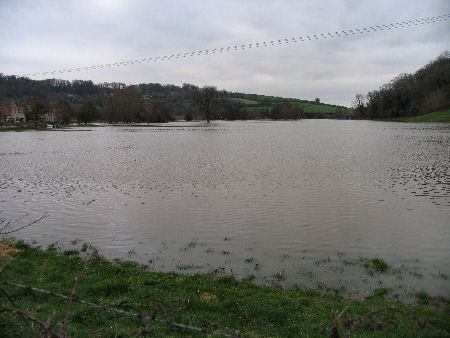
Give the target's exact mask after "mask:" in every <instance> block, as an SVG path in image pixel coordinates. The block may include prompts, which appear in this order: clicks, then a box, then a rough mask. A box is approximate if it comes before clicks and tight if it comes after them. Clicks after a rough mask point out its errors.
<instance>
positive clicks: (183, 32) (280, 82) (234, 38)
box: [0, 0, 450, 105]
mask: <svg viewBox="0 0 450 338" xmlns="http://www.w3.org/2000/svg"><path fill="white" fill-rule="evenodd" d="M447 13H450V1H449V0H426V1H425V0H395V1H394V0H377V1H373V0H366V1H364V0H347V1H344V0H321V1H313V0H308V1H306V0H302V1H300V0H296V1H276V0H269V1H266V0H257V1H250V0H247V1H244V0H241V1H214V0H205V1H201V0H186V1H170V0H164V1H162V0H161V1H151V0H148V1H144V0H142V1H133V0H92V1H83V0H75V1H72V0H64V1H61V0H55V1H53V0H42V1H38V0H36V1H26V0H24V1H17V0H0V41H1V42H2V44H1V47H0V65H1V67H0V72H1V73H4V74H8V75H10V74H15V75H24V74H29V73H37V72H45V71H53V70H60V69H67V68H77V67H80V66H91V65H97V64H107V63H114V62H120V61H128V60H136V59H142V58H150V57H157V56H164V55H172V54H178V53H185V52H192V51H197V50H205V49H210V50H211V49H213V48H220V47H227V46H234V45H242V44H249V43H256V42H263V41H267V42H269V41H271V40H278V39H284V38H291V37H300V36H305V35H308V34H320V33H325V34H326V33H327V32H334V31H337V30H339V31H341V30H346V29H352V28H359V27H368V26H373V25H381V24H390V23H396V22H399V21H406V20H412V19H419V18H426V17H430V16H439V15H443V14H447ZM449 32H450V20H447V21H442V22H439V23H433V24H427V25H419V26H413V27H406V28H400V29H395V30H384V31H379V32H372V33H369V34H362V35H354V36H349V37H342V38H331V39H330V38H329V39H322V40H317V41H306V42H301V43H289V44H282V45H277V46H275V47H265V48H252V49H248V48H246V49H245V50H240V51H236V52H230V53H222V54H215V55H200V56H194V57H188V58H181V59H174V60H171V61H158V62H150V63H140V64H134V65H128V66H123V67H113V68H106V69H101V70H100V69H99V70H93V71H81V72H69V73H61V74H56V75H52V76H50V75H46V76H35V77H33V79H43V78H52V77H56V78H62V79H67V80H73V79H85V80H88V79H90V80H92V81H94V82H95V83H99V82H105V81H106V82H123V83H126V84H138V83H147V82H159V83H163V84H176V85H182V84H183V83H192V84H195V85H198V86H204V85H214V86H216V87H217V88H218V89H226V90H230V91H240V92H246V93H260V94H267V95H279V96H284V97H296V98H302V99H310V100H313V99H314V98H316V97H319V98H320V99H321V101H322V102H326V103H332V104H342V105H351V103H352V101H353V99H354V96H355V94H356V93H358V92H360V93H363V94H366V93H367V92H368V91H370V90H373V89H377V88H378V87H379V86H380V85H382V84H384V83H386V82H388V81H389V80H391V79H392V78H393V77H395V76H397V75H398V74H400V73H405V72H406V73H412V72H414V71H416V70H417V69H419V68H420V67H422V66H423V65H425V64H426V63H428V62H429V61H431V60H433V59H435V58H436V57H437V56H439V54H441V53H442V52H443V51H445V50H450V34H449Z"/></svg>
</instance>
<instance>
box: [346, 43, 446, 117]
mask: <svg viewBox="0 0 450 338" xmlns="http://www.w3.org/2000/svg"><path fill="white" fill-rule="evenodd" d="M354 108H355V111H354V115H355V117H359V118H391V117H407V116H416V115H422V114H427V113H432V112H435V111H439V110H444V109H448V108H450V52H449V51H446V52H444V53H442V54H441V55H440V56H439V57H438V58H436V59H435V60H433V61H431V62H430V63H428V64H427V65H426V66H425V67H423V68H421V69H419V70H418V71H417V72H416V73H414V74H400V75H399V76H397V77H396V78H395V79H393V80H392V81H390V82H389V83H387V84H384V85H383V86H381V87H380V88H379V89H378V90H374V91H372V92H369V93H368V94H367V95H366V96H363V95H362V94H357V95H356V97H355V102H354Z"/></svg>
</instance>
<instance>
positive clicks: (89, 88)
mask: <svg viewBox="0 0 450 338" xmlns="http://www.w3.org/2000/svg"><path fill="white" fill-rule="evenodd" d="M130 88H133V90H136V91H137V93H133V94H132V95H131V94H130V95H131V96H133V97H134V99H133V100H134V101H136V102H135V103H136V104H137V106H136V107H134V108H133V110H134V113H133V114H131V115H130V116H131V117H127V120H130V119H131V120H130V121H136V122H139V121H142V120H146V116H147V115H148V109H149V107H154V106H155V104H157V105H158V109H160V110H161V109H162V110H163V111H164V112H165V113H164V114H165V115H166V116H167V117H168V119H170V118H169V116H172V117H176V118H179V119H183V118H189V119H191V118H193V119H196V118H202V116H201V114H200V112H199V110H198V107H196V106H195V105H194V104H193V102H192V101H193V100H192V97H193V93H194V92H195V91H198V90H199V87H197V86H195V85H191V84H183V85H182V86H181V87H180V86H175V85H170V84H169V85H162V84H159V83H143V84H138V85H130V86H126V85H125V84H123V83H116V82H112V83H99V84H94V83H93V82H92V81H84V80H74V81H67V80H60V79H46V80H31V79H29V78H24V77H18V76H13V75H4V74H0V106H6V105H11V104H15V105H17V106H23V107H25V106H28V107H30V109H32V106H33V104H35V103H36V100H38V101H39V105H40V106H41V107H42V109H41V110H42V111H44V110H53V111H55V109H54V108H55V107H56V106H57V105H59V107H63V106H64V107H65V111H67V113H66V118H67V119H68V121H70V120H77V119H79V117H80V109H81V107H82V106H83V105H85V104H86V103H87V102H89V104H93V105H95V108H96V113H95V119H100V120H108V121H121V119H122V117H120V116H119V115H120V114H119V112H117V113H114V112H113V110H114V109H113V108H114V107H112V106H118V105H117V104H115V103H114V97H116V98H117V95H116V94H118V92H120V91H124V90H128V89H130ZM130 93H131V92H130ZM220 98H221V99H220V100H219V103H218V105H217V106H216V111H215V116H214V118H215V119H228V120H233V119H261V118H272V119H279V118H332V117H340V118H343V117H348V115H349V113H350V112H351V109H348V108H346V107H342V106H335V105H329V104H324V103H321V102H320V100H319V99H316V100H315V101H307V100H299V99H291V98H283V97H275V96H265V95H257V94H246V93H236V92H229V91H221V92H220ZM124 100H125V97H124ZM127 100H129V99H127ZM33 102H34V103H33ZM274 108H275V109H274ZM30 109H29V111H30ZM24 110H26V109H24ZM146 110H147V112H146ZM150 110H151V108H150ZM30 114H31V113H29V114H28V115H30ZM113 115H114V116H113ZM116 115H117V116H116ZM67 119H64V120H65V121H66V120H67ZM163 120H166V118H164V119H163Z"/></svg>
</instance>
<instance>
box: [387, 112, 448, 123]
mask: <svg viewBox="0 0 450 338" xmlns="http://www.w3.org/2000/svg"><path fill="white" fill-rule="evenodd" d="M381 120H383V121H396V122H435V123H450V109H447V110H440V111H436V112H434V113H430V114H425V115H419V116H413V117H396V118H387V119H381Z"/></svg>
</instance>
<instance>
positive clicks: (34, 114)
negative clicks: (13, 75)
mask: <svg viewBox="0 0 450 338" xmlns="http://www.w3.org/2000/svg"><path fill="white" fill-rule="evenodd" d="M27 103H28V105H29V106H30V109H27V111H26V113H25V114H26V116H25V117H26V119H27V120H32V121H33V123H34V125H35V126H37V125H38V124H39V122H40V120H41V116H42V114H44V113H45V112H46V111H47V109H48V102H47V100H46V99H45V96H44V95H41V94H40V93H37V92H35V93H33V95H31V97H29V98H28V99H27Z"/></svg>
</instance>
